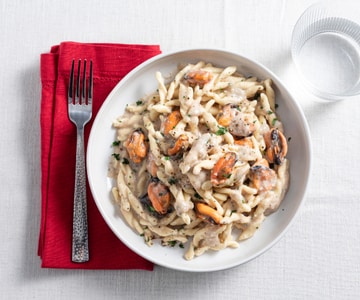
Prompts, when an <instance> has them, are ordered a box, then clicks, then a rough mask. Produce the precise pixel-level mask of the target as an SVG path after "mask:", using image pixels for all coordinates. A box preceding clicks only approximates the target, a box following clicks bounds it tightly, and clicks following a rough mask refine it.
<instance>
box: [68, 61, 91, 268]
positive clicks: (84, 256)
mask: <svg viewBox="0 0 360 300" xmlns="http://www.w3.org/2000/svg"><path fill="white" fill-rule="evenodd" d="M83 65H84V66H83V75H82V79H81V76H80V73H81V70H80V69H81V60H79V61H78V70H77V77H76V82H75V78H74V72H75V70H74V69H75V62H74V60H73V61H72V65H71V72H70V82H69V90H68V114H69V119H70V120H71V121H72V122H73V123H74V124H75V125H76V128H77V142H76V170H75V191H74V211H73V233H72V261H73V262H78V263H82V262H87V261H88V260H89V247H88V223H87V205H86V171H85V151H84V127H85V125H86V124H87V123H88V122H89V121H90V119H91V115H92V98H93V71H92V61H90V64H89V65H90V67H89V69H90V70H89V80H88V84H87V80H86V60H84V63H83Z"/></svg>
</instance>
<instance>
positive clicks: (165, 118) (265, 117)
mask: <svg viewBox="0 0 360 300" xmlns="http://www.w3.org/2000/svg"><path fill="white" fill-rule="evenodd" d="M154 75H155V76H154V77H155V78H154V82H155V80H156V82H157V86H158V88H157V90H156V92H154V93H153V94H151V95H147V96H144V97H143V98H142V99H138V100H137V101H136V102H134V103H133V104H131V105H128V106H127V107H126V111H125V113H124V114H123V115H122V116H120V117H118V118H117V119H116V120H115V121H114V122H113V127H114V128H115V129H116V141H115V142H114V153H113V155H112V157H111V164H110V169H109V175H110V176H111V177H114V178H115V179H116V183H117V184H116V186H114V187H113V189H112V194H113V197H114V199H115V202H116V203H117V204H118V206H119V209H120V212H121V214H122V216H123V218H124V219H125V220H126V222H127V223H128V224H129V226H131V227H132V228H133V229H134V230H135V231H136V232H137V233H138V234H139V235H140V236H142V238H143V239H144V241H145V242H146V243H147V244H148V245H150V246H151V245H152V244H153V242H154V241H155V240H159V241H160V242H161V243H162V244H163V245H168V246H174V245H175V244H177V245H179V246H180V247H184V257H185V258H186V259H188V260H190V259H193V258H194V257H196V256H199V255H202V254H203V253H205V252H206V251H209V250H215V251H216V250H221V249H224V248H227V247H231V248H236V247H239V241H241V240H244V239H248V238H250V237H251V236H253V235H254V233H255V232H256V230H257V229H258V228H259V227H260V225H261V224H262V223H263V221H264V219H265V218H266V216H267V215H268V214H271V213H272V212H274V211H276V210H277V208H278V207H279V205H280V203H281V201H282V199H283V198H284V195H285V193H286V191H287V188H288V184H289V161H288V159H287V158H286V153H287V140H286V137H285V135H284V128H283V125H282V123H281V121H280V119H279V117H278V116H277V113H276V96H275V92H274V89H273V88H272V80H271V79H270V78H268V79H265V80H259V79H257V78H256V77H245V76H244V75H242V74H241V73H240V72H239V71H238V70H237V69H236V67H233V66H229V67H226V68H221V67H216V66H214V65H212V64H210V63H206V62H203V61H200V62H198V63H196V64H187V65H183V66H180V67H179V69H178V72H177V73H176V75H175V76H174V77H173V78H172V79H171V81H170V82H165V79H164V75H163V74H161V73H160V72H157V73H156V74H154ZM134 100H136V99H134Z"/></svg>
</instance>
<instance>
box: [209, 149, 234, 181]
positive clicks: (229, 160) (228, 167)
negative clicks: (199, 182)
mask: <svg viewBox="0 0 360 300" xmlns="http://www.w3.org/2000/svg"><path fill="white" fill-rule="evenodd" d="M236 161H237V155H236V153H235V152H227V153H225V154H224V156H222V157H221V158H220V159H219V160H218V161H217V162H216V164H215V165H214V168H213V169H212V170H211V175H210V179H211V183H212V184H213V185H215V186H218V185H221V184H223V183H224V182H226V180H227V179H229V178H230V176H231V175H232V172H233V168H234V165H235V163H236Z"/></svg>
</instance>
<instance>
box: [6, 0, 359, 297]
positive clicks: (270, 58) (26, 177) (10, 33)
mask: <svg viewBox="0 0 360 300" xmlns="http://www.w3.org/2000/svg"><path fill="white" fill-rule="evenodd" d="M312 2H313V1H311V0H299V1H291V0H290V1H286V0H272V1H261V0H251V1H238V0H212V1H206V0H177V1H166V0H153V1H150V0H129V1H122V0H108V1H98V0H87V1H65V0H63V1H53V0H50V1H45V0H33V1H20V0H8V1H7V0H2V1H0V8H1V9H0V37H1V42H0V44H1V50H0V57H1V65H0V66H1V67H0V94H1V97H0V98H1V100H0V107H1V108H0V114H1V126H0V131H1V142H0V161H1V164H0V165H1V167H0V179H1V190H0V199H1V208H0V230H1V244H0V261H1V263H0V268H1V271H0V274H1V275H0V276H1V277H0V299H52V300H56V299H89V300H90V299H143V298H145V299H218V298H220V297H221V299H358V297H359V296H360V221H359V214H360V199H359V190H358V188H359V187H360V180H359V175H360V172H359V171H360V163H359V152H360V124H359V121H358V120H359V119H360V96H358V97H355V98H354V99H351V100H350V99H349V100H346V101H342V102H339V103H335V104H322V103H318V102H315V101H313V100H314V99H313V97H312V96H311V95H309V94H307V93H306V92H305V91H304V89H303V86H302V85H301V84H300V83H299V81H298V78H297V74H296V72H295V70H294V67H293V65H292V62H291V57H290V52H289V46H290V36H291V31H292V28H293V26H294V24H295V22H296V19H297V18H298V17H299V16H300V14H301V13H302V11H303V10H304V9H305V8H306V7H307V6H309V5H310V4H311V3H312ZM354 2H356V3H357V4H358V7H359V11H360V2H357V1H356V0H354ZM65 40H73V41H79V42H113V43H143V44H160V45H161V48H162V51H163V52H164V53H167V52H170V51H174V50H179V49H185V48H186V49H188V48H223V49H226V50H230V51H234V52H238V53H240V54H242V55H245V56H248V57H250V58H252V59H255V60H258V61H259V62H260V63H262V64H264V65H265V66H267V67H269V68H270V69H271V70H272V71H273V72H274V73H275V74H276V75H278V76H279V77H280V78H281V79H282V80H283V81H284V82H285V83H286V84H287V85H288V87H289V89H290V91H291V92H292V93H293V94H294V96H295V98H296V99H297V100H298V101H299V103H300V105H301V107H302V109H303V110H304V112H305V115H306V118H307V120H308V122H309V126H310V130H311V134H312V143H313V169H312V181H311V183H310V186H309V190H308V194H307V197H306V201H305V203H304V205H303V206H302V208H301V211H300V212H299V214H298V216H297V218H296V220H295V221H294V223H293V224H292V226H291V228H290V230H289V231H288V232H287V233H286V235H285V236H284V237H283V238H282V239H281V240H280V241H279V242H278V243H277V244H276V245H275V246H274V247H273V248H271V249H270V250H269V251H268V252H267V253H265V254H264V255H262V256H260V257H258V258H256V259H255V260H253V261H251V262H249V263H247V264H245V265H242V266H239V267H236V268H233V269H230V270H226V271H220V272H214V273H204V274H202V273H200V274H199V273H194V274H193V273H184V272H178V271H173V270H169V269H166V268H162V267H158V266H156V267H155V270H154V271H153V272H148V271H133V270H132V271H81V270H78V271H73V270H53V269H41V268H40V260H39V258H38V256H37V242H38V232H39V223H40V127H39V112H40V91H41V86H40V80H39V78H40V74H39V55H40V53H42V52H46V51H48V50H49V48H50V46H51V45H54V44H58V43H59V42H61V41H65Z"/></svg>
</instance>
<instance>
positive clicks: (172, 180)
mask: <svg viewBox="0 0 360 300" xmlns="http://www.w3.org/2000/svg"><path fill="white" fill-rule="evenodd" d="M168 182H169V184H175V183H176V182H177V179H176V178H175V177H170V178H169V180H168Z"/></svg>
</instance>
